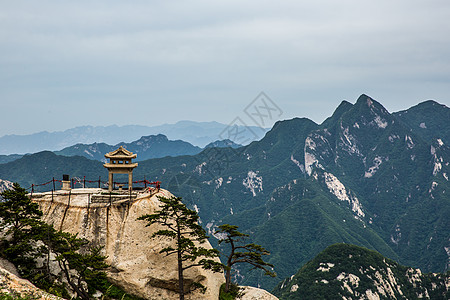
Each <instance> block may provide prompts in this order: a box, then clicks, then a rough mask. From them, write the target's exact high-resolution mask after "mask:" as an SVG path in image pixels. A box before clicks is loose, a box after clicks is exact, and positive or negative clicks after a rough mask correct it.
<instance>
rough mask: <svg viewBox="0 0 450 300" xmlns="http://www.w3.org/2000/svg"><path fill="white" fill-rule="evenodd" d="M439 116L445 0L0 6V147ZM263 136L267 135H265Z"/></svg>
mask: <svg viewBox="0 0 450 300" xmlns="http://www.w3.org/2000/svg"><path fill="white" fill-rule="evenodd" d="M261 91H264V92H265V93H266V94H267V95H268V96H269V97H270V98H271V99H272V100H273V102H274V103H276V105H277V106H278V107H279V109H280V110H281V111H282V113H280V114H279V115H277V117H276V118H278V119H290V118H293V117H308V118H310V119H312V120H314V121H316V122H318V123H320V122H322V121H323V120H324V119H325V118H326V117H328V116H329V115H331V114H332V112H333V111H334V109H335V108H336V107H337V106H338V105H339V103H340V102H341V101H342V100H348V101H350V102H352V103H354V102H355V101H356V99H357V97H358V96H359V95H360V94H362V93H366V94H368V95H370V96H371V97H373V98H374V99H376V100H377V101H379V102H381V103H382V104H383V105H384V106H385V107H386V108H387V109H388V110H389V111H391V112H392V111H398V110H401V109H406V108H408V107H411V106H413V105H415V104H417V103H419V102H421V101H424V100H427V99H434V100H436V101H438V102H439V103H442V104H445V105H447V106H450V1H448V0H441V1H438V0H428V1H422V0H421V1H417V0H394V1H393V0H390V1H387V0H378V1H364V0H348V1H346V0H341V1H335V0H315V1H299V0H296V1H261V0H258V1H242V0H241V1H233V0H227V1H211V0H209V1H206V0H205V1H167V0H166V1H148V0H147V1H113V0H104V1H93V0H89V1H88V0H78V1H61V0H59V1H57V0H54V1H46V0H39V1H37V0H36V1H10V0H0V104H1V117H0V136H2V135H5V134H29V133H34V132H38V131H43V130H47V131H60V130H65V129H68V128H72V127H75V126H81V125H104V126H106V125H111V124H117V125H126V124H139V125H159V124H163V123H175V122H177V121H179V120H193V121H218V122H222V123H227V124H228V123H230V122H232V121H233V120H234V119H235V118H236V117H240V118H242V119H243V120H245V122H246V123H247V124H248V125H254V124H252V120H251V119H249V118H247V119H246V115H245V113H244V109H245V108H246V107H247V106H248V105H249V104H250V103H251V102H252V101H253V100H254V99H255V97H256V96H257V95H258V94H259V93H260V92H261ZM270 125H271V124H270Z"/></svg>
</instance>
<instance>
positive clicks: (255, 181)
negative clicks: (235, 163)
mask: <svg viewBox="0 0 450 300" xmlns="http://www.w3.org/2000/svg"><path fill="white" fill-rule="evenodd" d="M258 173H259V172H258V171H256V172H254V171H248V173H247V177H246V178H244V180H242V184H243V185H244V186H245V187H246V188H247V189H249V190H250V191H251V192H252V194H253V197H255V196H256V192H261V191H262V190H263V186H262V176H257V175H258Z"/></svg>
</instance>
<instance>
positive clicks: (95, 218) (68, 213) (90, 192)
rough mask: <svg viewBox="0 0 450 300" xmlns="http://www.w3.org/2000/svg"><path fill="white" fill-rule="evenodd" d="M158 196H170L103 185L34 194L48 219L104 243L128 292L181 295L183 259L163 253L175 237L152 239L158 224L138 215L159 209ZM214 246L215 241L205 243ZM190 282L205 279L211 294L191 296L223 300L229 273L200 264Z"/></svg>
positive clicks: (188, 273) (187, 273)
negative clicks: (116, 191)
mask: <svg viewBox="0 0 450 300" xmlns="http://www.w3.org/2000/svg"><path fill="white" fill-rule="evenodd" d="M157 196H165V197H170V196H171V194H170V193H169V192H168V191H166V190H160V191H158V192H153V193H149V192H148V191H146V192H140V193H137V192H133V193H132V194H129V193H127V192H124V193H123V194H117V195H109V194H104V191H103V190H101V189H74V190H72V191H56V192H54V193H53V194H52V193H51V192H49V193H40V194H33V195H32V199H33V201H36V202H37V203H39V205H40V209H41V210H42V211H43V213H44V216H43V219H44V220H45V221H46V222H47V223H50V224H53V226H54V227H55V228H56V229H61V230H63V231H67V232H70V233H77V234H78V236H79V237H83V238H86V239H87V240H89V241H90V242H91V243H92V244H93V245H102V246H104V247H105V248H104V254H105V255H107V256H108V258H107V263H108V264H110V265H111V268H110V270H109V271H108V277H109V278H110V279H111V281H113V282H114V283H116V284H117V285H119V286H121V287H122V288H123V289H124V290H126V291H127V292H129V293H132V294H134V295H137V296H140V297H143V298H145V299H177V298H178V294H177V293H176V290H177V282H178V281H177V278H178V277H177V276H178V275H177V274H178V273H177V263H176V257H175V256H173V255H170V256H166V255H164V254H160V253H159V252H160V251H161V249H163V248H165V247H167V246H168V245H169V244H170V243H171V241H169V240H164V239H156V238H155V239H152V238H151V235H152V233H153V232H155V231H157V230H159V229H161V227H160V226H159V225H157V224H155V225H152V226H150V227H145V223H144V222H143V221H138V220H137V218H138V217H140V216H142V215H144V214H151V213H154V212H155V211H156V210H158V209H159V204H160V202H159V200H158V199H157ZM203 246H204V247H210V245H209V243H207V245H203ZM185 278H186V279H185V282H186V285H188V286H189V285H190V284H192V282H193V281H194V280H196V281H197V280H201V283H202V284H203V285H204V286H206V287H207V290H206V293H205V294H201V293H200V292H198V291H194V292H192V293H190V294H189V295H188V298H187V299H218V293H219V287H220V285H221V284H222V283H223V282H224V278H223V274H221V273H213V272H211V271H206V270H203V269H201V268H198V267H195V268H190V269H188V270H187V271H185Z"/></svg>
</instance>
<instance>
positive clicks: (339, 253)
mask: <svg viewBox="0 0 450 300" xmlns="http://www.w3.org/2000/svg"><path fill="white" fill-rule="evenodd" d="M449 280H450V274H448V273H447V274H439V273H434V274H423V273H421V272H420V270H417V269H413V268H410V267H405V266H402V265H400V264H398V263H397V262H395V261H392V260H390V259H388V258H386V257H383V256H382V255H381V254H379V253H377V252H375V251H372V250H369V249H366V248H362V247H358V246H354V245H349V244H335V245H332V246H330V247H328V248H327V249H325V250H324V251H322V252H321V253H319V254H318V255H317V256H316V257H315V258H314V259H313V260H311V261H309V262H308V263H307V264H305V265H304V266H303V267H302V268H301V269H300V270H299V271H298V272H297V273H296V274H295V275H294V276H291V277H289V278H286V279H285V280H283V281H282V282H281V283H280V284H279V285H278V286H277V287H276V288H275V290H274V291H272V293H273V294H274V295H276V296H277V297H279V299H280V300H291V299H292V300H294V299H305V300H306V299H311V300H315V299H408V300H410V299H423V298H426V299H435V300H438V299H442V300H445V299H449V298H450V291H449V290H448V287H446V285H447V282H448V281H449Z"/></svg>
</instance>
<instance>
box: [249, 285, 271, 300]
mask: <svg viewBox="0 0 450 300" xmlns="http://www.w3.org/2000/svg"><path fill="white" fill-rule="evenodd" d="M242 288H243V290H242V292H243V294H244V295H243V296H242V297H241V300H278V298H277V297H275V296H274V295H272V294H271V293H269V292H268V291H266V290H262V289H258V288H255V287H251V286H244V287H242Z"/></svg>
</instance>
